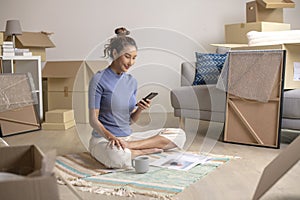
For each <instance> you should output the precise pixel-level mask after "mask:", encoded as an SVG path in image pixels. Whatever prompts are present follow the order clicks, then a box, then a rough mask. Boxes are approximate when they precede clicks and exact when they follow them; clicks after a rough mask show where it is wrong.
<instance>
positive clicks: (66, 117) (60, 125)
mask: <svg viewBox="0 0 300 200" xmlns="http://www.w3.org/2000/svg"><path fill="white" fill-rule="evenodd" d="M74 126H75V119H74V111H73V110H66V109H56V110H51V111H48V112H46V115H45V122H44V123H43V124H42V129H44V130H66V129H69V128H71V127H74Z"/></svg>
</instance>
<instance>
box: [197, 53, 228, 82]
mask: <svg viewBox="0 0 300 200" xmlns="http://www.w3.org/2000/svg"><path fill="white" fill-rule="evenodd" d="M226 58H227V53H225V54H217V53H198V52H196V74H195V79H194V82H193V85H207V84H216V83H217V82H218V78H219V75H220V73H221V70H222V68H223V65H224V62H225V60H226Z"/></svg>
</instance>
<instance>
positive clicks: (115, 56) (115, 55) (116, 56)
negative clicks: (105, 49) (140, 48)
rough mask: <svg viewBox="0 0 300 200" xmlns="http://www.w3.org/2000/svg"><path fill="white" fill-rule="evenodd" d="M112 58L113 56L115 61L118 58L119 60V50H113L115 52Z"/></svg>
mask: <svg viewBox="0 0 300 200" xmlns="http://www.w3.org/2000/svg"><path fill="white" fill-rule="evenodd" d="M112 56H113V59H114V60H116V59H117V58H118V56H119V55H118V52H117V50H116V49H113V51H112Z"/></svg>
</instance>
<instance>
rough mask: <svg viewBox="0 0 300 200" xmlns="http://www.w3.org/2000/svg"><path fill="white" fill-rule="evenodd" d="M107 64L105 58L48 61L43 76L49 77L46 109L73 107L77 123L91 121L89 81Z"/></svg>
mask: <svg viewBox="0 0 300 200" xmlns="http://www.w3.org/2000/svg"><path fill="white" fill-rule="evenodd" d="M107 65H108V62H107V61H105V60H102V61H51V62H47V63H46V65H45V67H44V69H43V72H42V76H43V78H44V79H47V104H48V108H47V109H46V111H47V110H54V109H73V110H74V116H75V121H76V123H89V120H88V119H89V114H88V112H89V111H88V87H89V82H90V79H91V78H92V76H93V75H94V74H95V73H96V72H97V71H99V70H101V69H104V68H105V67H107Z"/></svg>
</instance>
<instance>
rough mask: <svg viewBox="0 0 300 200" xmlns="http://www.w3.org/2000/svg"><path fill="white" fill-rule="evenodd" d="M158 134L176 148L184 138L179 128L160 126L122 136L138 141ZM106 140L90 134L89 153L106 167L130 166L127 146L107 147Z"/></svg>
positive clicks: (181, 143)
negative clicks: (122, 147)
mask: <svg viewBox="0 0 300 200" xmlns="http://www.w3.org/2000/svg"><path fill="white" fill-rule="evenodd" d="M155 135H160V136H163V137H165V138H167V139H168V140H170V142H173V143H174V144H175V145H176V146H177V147H178V148H180V149H182V148H183V145H184V143H185V140H186V135H185V132H184V131H183V130H182V129H179V128H162V129H156V130H149V131H144V132H135V133H132V134H131V135H130V136H128V137H123V138H122V139H124V140H125V141H138V140H143V139H147V138H150V137H153V136H155ZM108 142H109V141H108V140H107V139H105V138H104V137H101V138H97V137H94V136H92V137H91V139H90V142H89V151H90V153H91V155H92V156H93V157H94V158H95V159H97V160H98V161H99V162H101V163H102V164H104V165H105V166H106V167H108V168H131V151H130V150H129V149H128V148H125V149H124V150H123V149H118V148H117V147H116V146H114V147H113V148H110V147H108Z"/></svg>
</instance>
